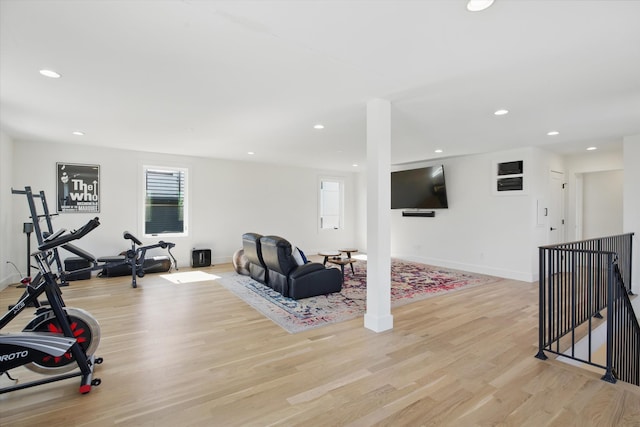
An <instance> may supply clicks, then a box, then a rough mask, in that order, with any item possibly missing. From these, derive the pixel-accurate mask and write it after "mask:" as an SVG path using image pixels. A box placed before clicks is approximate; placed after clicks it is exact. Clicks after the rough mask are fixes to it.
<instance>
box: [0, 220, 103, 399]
mask: <svg viewBox="0 0 640 427" xmlns="http://www.w3.org/2000/svg"><path fill="white" fill-rule="evenodd" d="M99 225H100V222H99V220H98V218H94V219H92V220H90V221H89V222H87V224H85V225H84V226H83V227H82V228H80V229H78V230H75V231H71V232H70V233H67V234H64V233H65V231H66V230H60V231H59V232H57V233H54V234H52V235H50V236H49V237H47V238H46V239H44V241H43V243H42V244H40V245H39V246H38V249H39V251H38V252H35V253H34V254H32V256H33V258H34V259H35V261H36V263H37V267H38V269H39V270H40V275H39V280H38V281H34V282H32V283H29V284H27V287H26V289H25V291H24V293H23V294H22V296H21V297H20V299H19V300H18V302H17V303H16V304H15V305H14V306H13V307H12V308H11V309H10V310H9V311H8V312H7V313H6V314H5V315H4V316H3V317H2V318H1V319H0V330H1V329H2V328H4V327H5V326H6V325H8V324H9V323H10V322H11V321H12V320H13V319H15V318H16V317H17V316H18V314H19V313H20V312H22V311H23V310H24V309H25V308H26V307H27V306H29V305H32V306H35V307H36V313H35V318H34V319H33V320H31V321H30V322H29V323H28V324H27V326H26V327H25V328H24V329H23V331H22V332H21V333H8V334H5V333H1V334H0V377H1V376H3V375H7V377H8V378H9V379H11V380H13V381H16V380H15V379H13V378H12V377H11V376H10V374H9V372H8V371H9V370H10V369H14V368H16V367H18V366H24V367H26V368H28V369H30V370H32V371H35V372H38V373H42V374H46V375H51V377H49V378H45V379H41V380H36V381H31V382H28V383H24V384H17V383H16V384H14V385H12V386H9V387H4V388H0V394H2V393H7V392H10V391H15V390H20V389H24V388H27V387H33V386H37V385H42V384H48V383H51V382H55V381H61V380H65V379H68V378H73V377H78V376H79V377H81V382H80V393H82V394H86V393H89V392H90V391H91V387H92V386H98V385H100V383H101V380H100V379H99V378H93V369H94V367H95V365H97V364H101V363H102V361H103V359H102V358H100V357H95V356H94V352H95V350H96V348H97V347H98V344H99V343H100V326H99V324H98V321H97V320H96V319H95V318H94V317H93V316H91V314H89V313H88V312H87V311H85V310H81V309H78V308H71V307H66V306H65V304H64V301H63V300H62V292H61V290H60V287H59V280H60V279H59V278H58V277H57V276H56V275H55V274H54V273H53V272H52V271H51V267H50V263H49V261H48V258H49V257H50V252H51V251H53V250H55V249H56V248H57V247H59V246H62V245H64V244H66V243H68V242H71V241H73V240H77V239H80V238H82V237H83V236H85V235H86V234H88V233H89V232H90V231H92V230H93V229H95V228H96V227H98V226H99ZM42 294H44V295H45V296H46V299H47V302H48V304H49V305H48V306H46V307H45V306H43V305H41V304H40V303H39V302H38V297H39V296H41V295H42ZM75 368H79V371H76V372H69V371H72V370H74V369H75Z"/></svg>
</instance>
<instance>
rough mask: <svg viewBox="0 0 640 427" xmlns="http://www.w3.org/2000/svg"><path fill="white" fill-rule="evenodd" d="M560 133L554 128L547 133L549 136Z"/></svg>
mask: <svg viewBox="0 0 640 427" xmlns="http://www.w3.org/2000/svg"><path fill="white" fill-rule="evenodd" d="M559 134H560V132H558V131H557V130H552V131H551V132H547V135H549V136H556V135H559Z"/></svg>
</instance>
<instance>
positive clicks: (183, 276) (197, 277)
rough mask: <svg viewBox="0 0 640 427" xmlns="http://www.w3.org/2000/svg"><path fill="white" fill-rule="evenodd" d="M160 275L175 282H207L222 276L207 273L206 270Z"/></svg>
mask: <svg viewBox="0 0 640 427" xmlns="http://www.w3.org/2000/svg"><path fill="white" fill-rule="evenodd" d="M160 277H162V278H163V279H166V280H168V281H170V282H171V283H175V284H180V283H194V282H206V281H207V280H216V279H219V278H220V276H216V275H215V274H209V273H205V272H204V271H186V272H184V273H172V274H163V275H161V276H160Z"/></svg>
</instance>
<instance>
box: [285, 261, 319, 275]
mask: <svg viewBox="0 0 640 427" xmlns="http://www.w3.org/2000/svg"><path fill="white" fill-rule="evenodd" d="M325 268H326V267H325V266H324V265H322V264H320V263H319V262H309V263H307V264H305V265H301V266H298V268H296V269H295V270H293V271H292V272H291V274H289V277H290V278H291V279H299V278H300V277H303V276H305V275H307V274H310V273H313V272H314V271H319V270H324V269H325Z"/></svg>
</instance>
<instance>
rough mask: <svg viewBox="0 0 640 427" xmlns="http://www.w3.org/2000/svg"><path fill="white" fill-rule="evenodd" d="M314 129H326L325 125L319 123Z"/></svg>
mask: <svg viewBox="0 0 640 427" xmlns="http://www.w3.org/2000/svg"><path fill="white" fill-rule="evenodd" d="M313 128H314V129H324V125H321V124H320V123H318V124H317V125H315V126H314V127H313Z"/></svg>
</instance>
